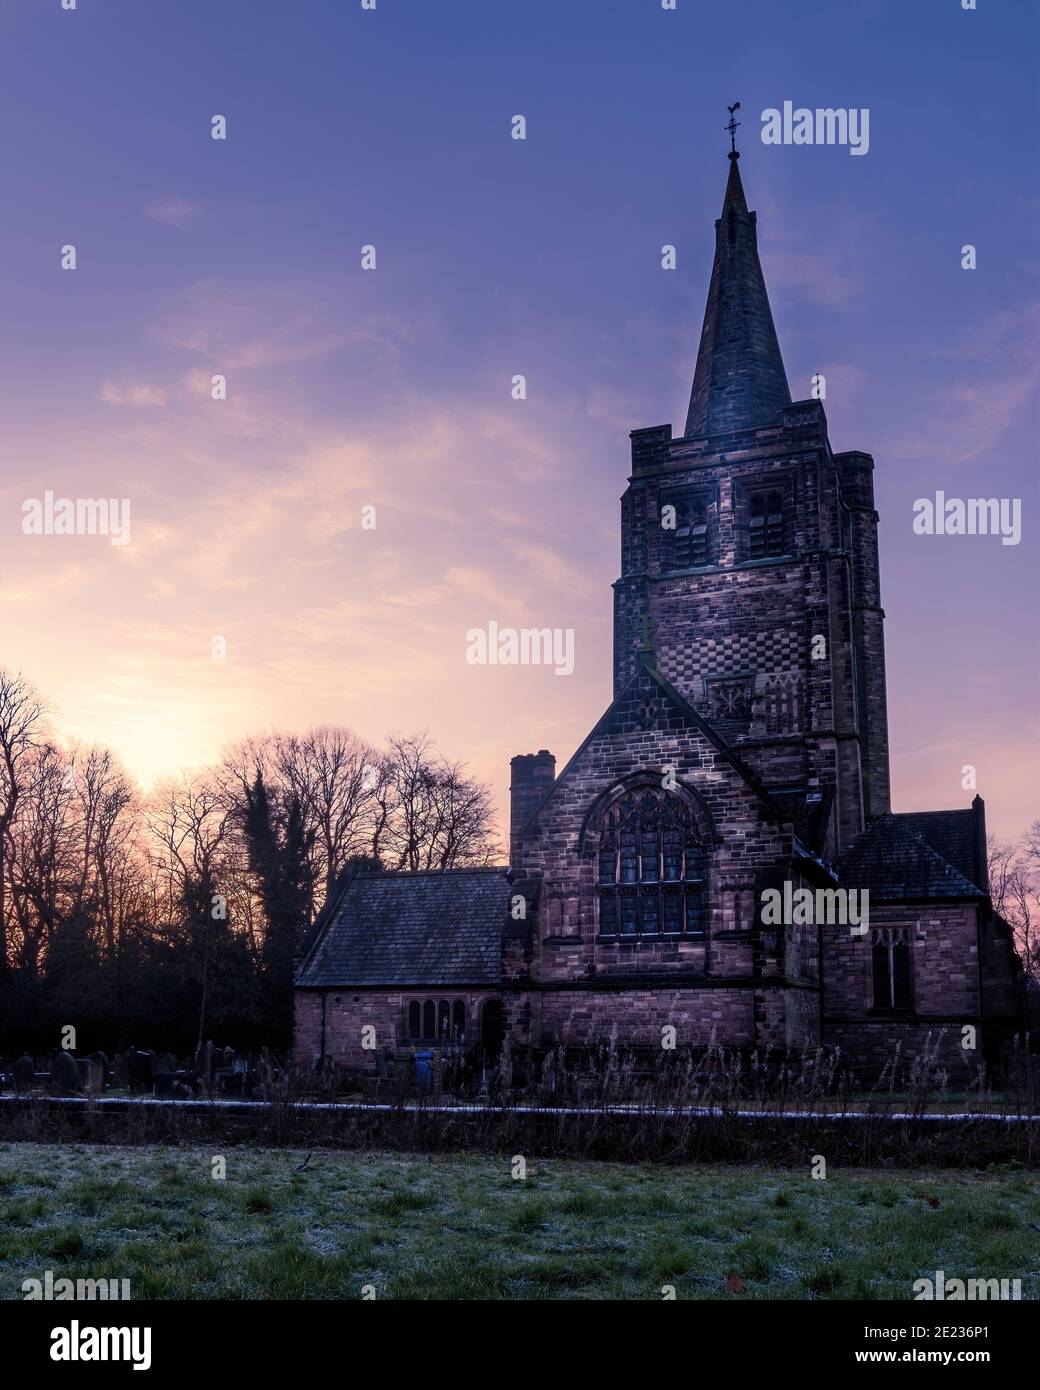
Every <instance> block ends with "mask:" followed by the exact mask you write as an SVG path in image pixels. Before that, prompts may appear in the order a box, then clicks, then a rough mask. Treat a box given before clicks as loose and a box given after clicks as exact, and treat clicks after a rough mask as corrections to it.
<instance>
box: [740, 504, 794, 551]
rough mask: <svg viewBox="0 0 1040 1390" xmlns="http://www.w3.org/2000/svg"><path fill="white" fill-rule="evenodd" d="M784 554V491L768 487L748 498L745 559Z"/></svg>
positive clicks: (785, 543) (785, 537)
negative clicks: (746, 552) (746, 553)
mask: <svg viewBox="0 0 1040 1390" xmlns="http://www.w3.org/2000/svg"><path fill="white" fill-rule="evenodd" d="M786 554H787V536H786V526H785V518H784V494H783V491H782V490H781V489H779V488H770V489H769V490H768V491H765V490H763V491H761V492H753V493H752V494H751V496H750V497H749V498H748V559H749V560H767V559H770V558H772V557H774V556H777V555H786Z"/></svg>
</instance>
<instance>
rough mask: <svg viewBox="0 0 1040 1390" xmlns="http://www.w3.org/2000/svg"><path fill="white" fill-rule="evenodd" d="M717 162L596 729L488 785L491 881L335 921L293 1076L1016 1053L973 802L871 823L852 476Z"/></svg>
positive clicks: (301, 1024) (866, 484)
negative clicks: (714, 200) (683, 403)
mask: <svg viewBox="0 0 1040 1390" xmlns="http://www.w3.org/2000/svg"><path fill="white" fill-rule="evenodd" d="M738 160H739V154H738V153H737V152H736V150H733V151H732V152H731V153H730V155H729V177H728V182H727V185H726V191H725V197H724V199H723V204H722V214H721V216H720V217H719V219H718V221H717V222H716V223H715V259H714V264H713V266H712V271H711V281H710V285H709V289H708V300H707V307H706V309H705V314H704V324H703V328H702V331H701V336H700V345H699V349H698V353H697V362H696V368H695V371H694V376H693V389H692V392H691V395H690V404H689V411H688V413H687V416H686V421H685V425H684V427H683V430H682V432H681V434H680V435H678V436H677V437H676V436H673V432H672V427H671V426H670V425H654V426H651V427H649V428H645V429H637V430H634V431H633V432H632V435H631V442H632V456H631V474H630V477H629V479H628V486H627V489H626V491H625V493H624V496H623V498H622V501H621V574H620V578H619V579H618V580H617V581H616V583H615V584H614V690H613V699H612V701H611V703H610V705H609V706H608V708H607V709H606V710H605V712H604V713H603V714H602V716H601V717H600V718H599V719H598V720H597V722H596V723H595V725H594V726H593V728H592V729H591V731H590V733H589V734H588V736H587V737H586V738H585V740H584V742H583V743H582V744H581V746H580V747H579V748H578V749H577V751H576V752H575V753H574V754H573V756H572V757H571V758H570V760H569V761H568V762H567V763H566V765H565V766H564V767H563V768H562V769H561V770H559V771H557V768H556V760H555V758H554V756H553V755H552V753H550V752H548V751H547V750H545V749H542V750H541V751H539V752H537V753H530V754H523V755H520V756H517V757H514V758H513V759H512V765H511V769H512V781H511V792H510V797H511V804H510V820H511V824H510V863H509V868H508V870H504V869H503V870H497V869H481V870H455V871H448V872H446V873H434V874H376V875H358V876H356V877H355V878H353V879H352V880H350V882H348V883H347V884H346V885H345V886H344V887H343V888H342V889H341V890H340V892H339V894H338V896H337V897H336V899H335V900H334V901H332V902H330V904H329V905H328V908H327V910H326V912H325V913H324V914H323V917H322V919H321V920H320V921H319V922H318V924H317V926H316V929H315V931H314V933H313V934H312V938H311V941H310V943H309V946H308V948H307V951H306V954H305V956H304V959H303V961H302V962H301V965H300V968H299V971H298V974H297V981H296V984H297V989H296V1034H295V1039H296V1040H295V1048H296V1060H297V1061H298V1062H299V1063H301V1064H307V1065H309V1064H311V1063H313V1062H315V1061H317V1060H319V1059H321V1058H331V1059H332V1060H333V1061H334V1062H335V1063H337V1064H339V1065H340V1066H343V1067H350V1068H368V1067H370V1066H372V1064H373V1058H374V1056H375V1055H376V1054H375V1052H374V1051H373V1050H372V1045H373V1040H374V1042H375V1045H376V1047H378V1048H379V1049H382V1048H385V1047H389V1048H390V1049H391V1050H394V1051H398V1050H401V1049H406V1048H411V1047H423V1048H430V1047H439V1046H443V1045H446V1044H456V1045H457V1044H458V1043H460V1042H461V1043H462V1044H464V1045H465V1046H466V1047H467V1048H470V1047H471V1048H474V1049H476V1050H478V1051H479V1052H480V1053H482V1054H483V1055H484V1056H485V1057H488V1056H491V1057H493V1056H494V1055H495V1054H496V1053H497V1052H498V1051H499V1049H500V1048H501V1045H502V1041H503V1039H504V1038H505V1037H507V1036H508V1038H509V1039H510V1042H511V1046H512V1047H513V1048H514V1050H515V1051H516V1052H518V1053H521V1054H523V1053H533V1054H535V1055H538V1054H540V1053H542V1052H543V1051H544V1050H545V1049H547V1048H549V1047H552V1046H554V1045H555V1044H557V1043H563V1044H565V1045H567V1046H571V1047H581V1046H585V1045H588V1044H594V1043H599V1042H603V1041H605V1040H606V1039H607V1038H609V1037H610V1036H611V1035H612V1034H613V1035H614V1036H616V1038H617V1040H618V1043H619V1044H621V1045H623V1046H631V1047H634V1048H638V1049H646V1050H647V1051H648V1052H649V1051H650V1050H652V1049H659V1048H660V1047H661V1045H662V1038H663V1037H664V1036H665V1034H664V1031H663V1030H666V1029H669V1028H674V1029H675V1035H674V1036H675V1040H676V1044H677V1046H678V1047H686V1046H694V1047H700V1046H704V1045H706V1044H708V1043H709V1042H710V1041H711V1040H712V1039H714V1040H715V1041H716V1042H718V1043H720V1044H723V1045H725V1046H731V1047H740V1048H743V1049H747V1050H749V1051H750V1050H752V1049H758V1050H759V1051H760V1052H774V1051H783V1050H785V1049H800V1048H802V1047H803V1046H805V1045H813V1046H815V1045H817V1044H823V1045H828V1046H838V1047H840V1048H841V1049H842V1053H843V1055H844V1056H845V1057H846V1058H847V1059H848V1060H849V1061H850V1062H851V1064H852V1066H853V1067H854V1068H855V1069H856V1070H857V1072H858V1073H859V1074H860V1075H861V1076H862V1077H864V1078H869V1077H871V1076H876V1075H877V1074H878V1073H879V1072H880V1070H881V1069H882V1068H883V1066H884V1065H885V1063H886V1062H887V1061H888V1060H889V1059H891V1058H892V1057H893V1055H894V1054H895V1051H896V1047H897V1045H899V1046H900V1047H901V1050H902V1055H903V1056H904V1057H905V1056H908V1055H909V1056H913V1055H916V1054H918V1053H920V1052H921V1051H922V1049H923V1048H924V1047H925V1045H926V1042H927V1040H928V1039H929V1037H930V1038H931V1042H932V1045H933V1046H935V1044H936V1042H937V1041H938V1045H939V1048H940V1052H941V1056H942V1059H943V1062H944V1064H945V1065H946V1066H947V1067H948V1070H949V1073H950V1076H951V1079H956V1080H958V1081H962V1080H964V1079H965V1078H966V1076H967V1075H968V1073H969V1072H971V1071H974V1068H975V1065H976V1063H977V1062H978V1060H979V1057H980V1055H984V1056H986V1057H987V1059H989V1060H991V1061H996V1060H997V1059H998V1057H999V1053H1000V1050H1001V1047H1002V1046H1003V1044H1004V1043H1005V1042H1006V1041H1007V1039H1008V1038H1009V1037H1010V1036H1011V1035H1012V1034H1013V1033H1014V1032H1015V1030H1016V1028H1017V1027H1019V1026H1020V1022H1021V1006H1022V998H1023V993H1022V986H1021V970H1020V967H1019V965H1018V960H1017V956H1016V955H1015V952H1014V949H1013V945H1012V941H1011V935H1010V931H1009V928H1008V927H1007V925H1006V924H1005V923H1004V922H1003V921H1002V919H1000V918H999V917H998V916H997V915H996V914H995V913H994V911H993V908H992V905H991V902H990V897H989V886H988V878H987V866H986V827H985V813H984V807H983V802H982V800H981V798H980V797H978V796H976V797H975V799H974V801H973V802H972V803H971V805H970V806H968V807H965V808H963V809H959V810H949V811H932V812H913V813H901V814H900V813H894V812H893V811H892V810H891V806H890V802H889V755H888V714H887V700H886V686H885V636H884V621H885V615H884V611H883V609H882V607H881V591H880V577H879V566H878V513H877V511H876V510H875V507H874V488H873V471H874V462H873V459H872V458H871V456H870V455H869V454H867V453H863V452H860V451H858V450H847V451H845V452H842V453H834V452H833V450H832V448H831V444H830V440H829V438H828V432H827V419H826V415H825V413H824V408H823V405H822V403H821V402H820V401H819V400H802V401H792V400H791V393H790V390H789V387H788V381H787V374H786V371H785V368H784V362H783V358H782V356H781V353H780V346H779V343H778V340H777V335H776V330H775V328H774V326H773V316H772V312H771V310H770V305H769V299H768V295H767V293H766V285H765V279H764V277H763V273H762V267H761V264H760V261H759V254H758V241H757V227H756V216H755V213H754V212H751V211H749V210H748V205H747V202H746V199H745V196H744V189H743V186H742V182H741V176H740V170H739V167H738ZM366 1028H367V1029H368V1031H367V1033H366V1031H365V1030H366ZM971 1030H974V1032H972V1031H971ZM967 1042H972V1043H974V1046H965V1043H967Z"/></svg>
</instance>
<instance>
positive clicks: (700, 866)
mask: <svg viewBox="0 0 1040 1390" xmlns="http://www.w3.org/2000/svg"><path fill="white" fill-rule="evenodd" d="M598 897H599V934H600V936H601V937H610V938H616V939H619V940H621V941H636V940H640V939H646V938H652V937H661V936H701V935H703V932H704V850H703V846H702V845H701V843H700V840H699V839H698V836H697V832H696V829H695V827H694V825H693V820H692V817H691V815H690V812H689V809H688V807H687V806H686V804H685V802H683V801H681V800H680V799H679V797H677V796H670V795H669V794H668V793H667V792H656V791H640V792H634V793H631V794H630V795H628V796H625V797H622V798H621V799H620V800H618V801H616V802H615V803H614V804H613V805H612V806H611V807H610V809H609V810H608V811H607V813H606V815H605V817H604V820H603V823H602V826H601V829H600V842H599V886H598Z"/></svg>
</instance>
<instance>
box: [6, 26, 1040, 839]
mask: <svg viewBox="0 0 1040 1390" xmlns="http://www.w3.org/2000/svg"><path fill="white" fill-rule="evenodd" d="M0 24H2V25H3V30H4V39H5V42H4V53H5V59H4V61H5V68H6V71H5V73H4V76H3V81H2V83H0V104H2V107H3V111H2V115H3V121H2V126H0V128H2V129H3V131H4V132H5V134H4V143H5V159H4V169H5V184H6V187H5V217H4V221H3V226H2V227H0V243H2V252H3V264H4V267H5V269H6V274H5V276H4V284H3V310H2V323H3V333H2V335H0V341H2V344H3V348H2V351H3V360H2V373H0V383H2V387H0V389H2V392H3V409H4V420H5V428H4V431H3V440H2V443H0V451H2V453H0V537H2V545H0V623H2V628H0V630H2V633H3V643H2V649H0V660H2V661H3V662H4V663H5V664H7V665H9V666H14V667H20V668H22V669H23V670H24V671H25V672H26V674H27V675H28V676H30V677H31V678H32V679H33V680H34V681H35V682H36V683H37V684H38V685H39V686H40V688H41V689H42V690H43V692H44V693H45V695H46V696H47V697H48V699H49V700H50V702H51V705H52V707H53V711H54V721H55V724H56V725H57V727H59V728H60V729H62V730H65V731H67V732H69V733H70V734H73V735H75V736H77V737H79V738H82V739H85V740H88V741H89V740H94V739H97V740H100V741H103V742H105V743H108V744H109V745H111V746H112V747H113V748H114V749H115V750H116V751H117V752H118V753H119V754H120V756H121V757H122V758H123V759H124V760H125V762H126V763H127V765H128V766H129V767H130V769H131V770H132V771H134V772H135V773H136V774H137V775H138V776H140V777H141V779H142V780H143V781H144V782H146V783H147V782H148V781H150V780H151V779H153V778H156V777H159V776H162V775H164V774H165V773H167V772H172V771H175V770H177V769H178V768H180V767H182V766H185V765H195V764H200V763H204V762H207V761H210V760H212V759H214V758H215V757H217V756H218V754H219V752H220V749H221V748H222V747H223V746H224V745H225V744H226V743H228V742H230V741H232V740H234V739H237V738H238V737H240V736H241V735H243V734H245V733H247V732H252V731H257V730H260V729H263V728H266V727H270V726H279V727H292V728H300V729H302V728H305V727H307V726H308V725H311V724H315V723H320V722H335V723H342V724H347V725H350V726H351V727H353V728H355V729H356V730H357V732H358V733H360V734H362V735H364V736H366V737H368V738H371V739H373V740H378V739H379V738H380V737H381V736H382V735H383V734H384V733H386V732H387V731H389V730H404V731H407V730H414V729H417V728H421V727H424V726H425V727H428V728H429V730H430V732H431V733H432V734H433V736H434V737H435V739H436V740H437V742H438V744H439V745H440V747H441V749H442V750H443V751H444V752H445V753H446V754H448V755H450V756H452V757H458V756H461V757H464V758H466V759H467V760H468V761H469V764H470V766H471V768H472V770H473V771H474V772H475V773H477V774H479V775H480V776H482V777H486V778H488V779H489V780H491V781H492V783H493V785H494V788H495V792H496V795H497V797H498V798H499V801H500V803H501V802H502V801H503V795H504V791H505V787H506V784H507V780H508V761H509V757H510V756H511V755H512V754H513V753H517V752H529V751H534V750H535V749H537V748H540V747H548V748H551V749H552V750H553V751H554V752H555V753H556V755H557V757H558V759H559V760H561V762H562V760H564V759H565V758H566V757H568V756H569V755H570V753H571V752H572V751H573V749H574V747H575V745H576V744H577V743H578V741H579V740H580V739H581V738H582V736H583V735H584V734H585V733H586V732H587V730H588V728H589V727H590V725H591V724H592V722H593V721H594V720H595V719H596V718H597V717H598V716H599V714H600V713H601V712H602V710H603V708H604V707H605V706H606V704H607V703H608V701H609V697H610V605H611V595H610V587H609V586H610V583H611V581H612V580H614V579H615V578H617V575H618V568H619V555H618V505H617V503H618V498H619V497H620V494H621V492H622V491H623V490H624V487H625V481H626V473H627V465H628V440H627V434H628V431H629V430H630V429H633V428H637V427H641V426H645V425H651V424H657V423H661V422H664V421H667V420H671V421H672V422H673V423H674V425H675V428H676V431H677V432H678V431H679V430H681V428H682V420H683V419H684V415H685V409H686V399H687V396H688V393H689V384H690V379H691V376H692V371H693V363H694V357H695V353H696V344H697V338H698V335H699V331H700V323H701V316H702V312H703V307H704V297H705V294H706V290H707V280H708V273H709V270H710V266H711V253H712V245H713V222H714V219H715V217H716V216H717V215H718V210H719V206H720V204H721V199H722V192H723V187H724V183H725V177H726V160H725V151H726V148H727V137H726V136H725V134H724V132H723V130H722V126H723V124H724V122H725V119H726V106H727V104H729V103H730V102H732V101H734V100H736V99H738V98H739V99H740V100H741V102H742V110H741V113H740V114H741V116H742V117H743V125H742V127H741V130H740V143H741V148H742V150H743V156H742V159H741V172H742V174H743V178H744V184H745V188H746V190H747V195H748V200H749V203H750V205H751V206H752V207H753V208H755V209H757V211H758V216H759V237H760V249H761V253H762V261H763V266H764V270H765V275H766V281H767V284H768V287H769V291H770V295H771V299H772V304H773V311H774V316H775V318H776V323H777V330H778V333H779V337H780V343H781V347H782V349H783V351H784V356H785V360H786V364H787V371H788V376H789V379H790V382H791V388H792V393H793V395H794V396H795V398H799V397H805V396H807V395H808V394H809V381H810V378H811V376H812V374H813V373H814V372H817V371H822V372H824V373H825V375H826V377H827V385H828V394H827V401H826V409H827V413H828V418H829V420H830V426H831V441H832V444H833V446H834V448H835V449H852V448H857V449H864V450H867V451H869V452H871V453H873V454H874V456H875V460H876V465H877V472H876V490H877V501H878V507H879V510H880V513H881V522H882V525H881V552H882V566H883V568H882V589H883V592H882V597H883V602H884V604H885V607H886V611H887V614H888V621H887V637H888V680H889V699H890V721H891V734H892V760H893V762H892V765H893V787H894V806H895V809H898V810H913V809H922V808H931V807H945V806H958V805H961V806H962V805H966V804H967V802H968V800H969V799H970V792H967V791H964V790H963V789H962V787H961V768H962V765H964V764H969V763H970V764H973V765H975V766H976V768H977V771H978V789H979V791H980V792H981V793H982V795H983V796H984V797H986V799H987V811H988V815H989V820H990V826H991V828H994V829H996V830H997V831H998V832H999V833H1001V834H1004V835H1011V834H1016V833H1018V832H1019V831H1020V830H1022V829H1023V828H1024V827H1025V825H1026V824H1027V823H1028V822H1029V821H1030V820H1032V819H1033V818H1034V817H1036V816H1037V815H1040V798H1038V797H1037V795H1036V791H1035V787H1036V781H1037V771H1038V769H1037V759H1036V747H1037V728H1036V713H1037V694H1036V692H1037V656H1036V651H1037V649H1036V628H1037V624H1036V616H1035V614H1036V606H1037V584H1036V580H1037V563H1036V542H1035V537H1036V529H1035V517H1036V502H1037V490H1036V481H1035V480H1036V473H1037V463H1036V447H1035V441H1036V437H1037V431H1036V424H1037V418H1036V382H1037V372H1038V367H1037V364H1038V354H1037V336H1038V335H1037V325H1038V309H1037V306H1038V300H1040V296H1038V287H1037V272H1038V269H1040V253H1038V249H1037V240H1036V225H1037V218H1036V214H1037V178H1036V160H1035V153H1034V100H1033V98H1034V91H1035V67H1036V58H1037V49H1038V45H1037V19H1036V7H1035V5H1033V4H1031V3H1028V0H1020V2H1018V3H1016V0H1005V3H1001V4H997V3H994V0H979V9H978V11H976V12H965V11H963V10H962V9H961V6H960V3H959V0H914V3H913V4H912V5H907V4H906V3H905V0H864V3H859V4H856V5H834V4H833V3H832V0H826V2H825V3H824V2H821V3H816V0H796V2H795V3H792V4H789V5H777V4H775V3H760V2H759V0H743V2H742V0H725V3H723V0H696V2H695V0H678V6H677V9H676V10H675V11H674V12H670V11H663V10H662V9H661V8H660V5H659V3H657V0H612V3H610V4H606V3H603V0H525V2H524V3H522V4H517V5H505V4H489V3H488V2H487V0H452V3H450V4H449V3H439V0H378V5H377V9H376V11H375V12H365V11H363V10H362V9H361V5H360V0H304V2H303V3H300V4H297V5H288V4H283V3H273V0H248V3H247V0H227V2H226V3H221V4H219V5H215V4H213V3H212V0H178V3H177V4H176V5H158V4H148V5H145V4H142V3H141V0H105V3H101V2H100V0H78V6H77V9H76V11H74V12H65V11H62V10H61V8H60V3H59V0H34V2H33V3H30V0H17V2H14V0H0ZM785 100H790V101H793V102H794V103H795V105H804V106H809V107H816V106H831V107H856V108H860V107H867V108H869V111H870V151H869V154H867V155H866V156H865V157H854V156H851V155H850V153H849V151H848V150H847V149H842V148H837V147H829V148H828V147H817V146H805V147H801V146H800V147H794V146H765V145H763V144H762V142H761V140H760V138H759V131H760V127H761V122H760V113H761V112H762V110H763V109H765V108H767V107H772V106H776V107H780V106H782V104H783V102H784V101H785ZM218 113H219V114H223V115H225V116H226V117H227V121H228V138H227V140H226V141H224V142H216V141H213V140H211V139H210V120H211V117H212V116H213V115H214V114H218ZM518 113H521V114H523V115H525V116H526V118H527V122H528V132H527V133H528V138H527V140H526V141H524V142H519V141H514V140H512V139H511V138H510V121H511V118H512V117H513V116H514V115H515V114H518ZM366 243H372V244H374V245H375V246H376V248H377V257H378V268H377V270H376V271H375V272H365V271H362V270H361V267H360V255H361V247H362V245H364V244H366ZM665 243H672V244H674V245H675V246H676V247H677V249H678V269H677V270H676V271H674V272H666V271H663V270H662V269H661V267H660V248H661V246H662V245H664V244H665ZM965 243H973V244H975V245H976V246H977V248H978V268H977V269H976V270H974V271H965V270H962V269H961V265H960V260H961V247H962V245H964V244H965ZM66 244H73V245H75V247H76V252H77V262H78V263H77V268H76V270H75V271H74V272H70V271H63V270H62V269H61V268H60V264H59V252H60V248H61V247H62V246H63V245H66ZM516 373H523V374H524V375H525V376H526V378H527V383H528V398H527V400H526V401H523V402H518V401H513V400H512V399H511V397H510V381H511V378H512V377H513V375H514V374H516ZM214 374H222V375H225V376H226V377H227V382H228V393H229V394H228V399H227V400H226V401H220V402H215V401H213V400H211V398H210V381H211V377H212V376H213V375H214ZM47 489H50V490H52V491H54V492H55V493H56V494H57V495H59V496H70V497H99V496H102V495H104V496H112V497H129V498H130V501H131V509H132V540H131V543H130V544H129V545H127V546H123V547H120V546H111V545H109V544H108V542H107V540H105V539H104V538H101V537H96V536H93V537H91V536H72V537H58V536H49V537H30V536H24V535H22V533H21V521H22V504H23V502H24V501H25V500H26V499H28V498H32V497H39V496H42V494H43V492H44V491H45V490H47ZM937 489H942V490H944V491H945V492H946V493H947V494H948V495H950V496H960V497H976V496H997V497H1008V498H1021V499H1022V516H1023V521H1022V526H1023V534H1022V540H1021V543H1020V544H1019V545H1017V546H1003V545H1001V543H1000V540H999V538H997V537H978V536H972V537H955V536H916V535H914V534H913V531H912V529H911V523H912V519H913V513H912V507H913V502H914V500H915V499H916V498H918V497H922V496H931V495H934V493H935V491H936V490H937ZM366 505H372V506H375V508H376V516H377V525H376V528H375V530H363V529H362V528H361V525H360V518H361V509H362V507H364V506H366ZM492 619H494V620H496V621H497V622H498V623H499V624H500V625H502V626H515V627H521V626H533V625H536V626H549V627H563V628H573V629H574V631H575V646H576V668H575V671H574V674H573V675H572V676H569V677H557V676H555V675H554V674H553V672H552V671H551V669H547V668H538V667H530V668H517V667H513V668H501V667H499V668H489V667H476V666H469V665H467V664H466V661H465V650H466V643H465V633H466V631H467V629H469V628H471V627H475V626H478V627H479V626H486V624H487V623H488V621H489V620H492ZM216 636H224V637H226V639H227V644H228V648H227V658H226V659H225V660H223V661H215V660H213V659H212V656H211V643H212V639H213V638H214V637H216Z"/></svg>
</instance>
